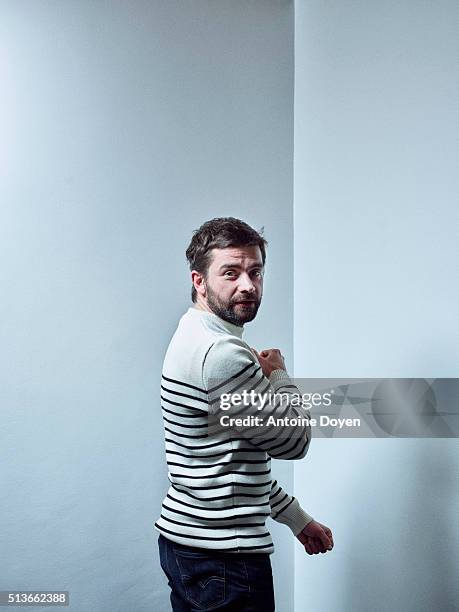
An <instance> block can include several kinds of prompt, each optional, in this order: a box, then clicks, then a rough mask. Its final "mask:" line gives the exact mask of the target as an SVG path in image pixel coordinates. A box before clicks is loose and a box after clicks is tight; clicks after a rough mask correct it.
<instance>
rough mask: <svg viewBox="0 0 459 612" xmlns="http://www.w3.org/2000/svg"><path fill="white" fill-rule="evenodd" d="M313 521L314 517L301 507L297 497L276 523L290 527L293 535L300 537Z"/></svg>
mask: <svg viewBox="0 0 459 612" xmlns="http://www.w3.org/2000/svg"><path fill="white" fill-rule="evenodd" d="M313 520H314V519H313V517H312V516H310V515H309V514H308V513H307V512H305V511H304V510H303V508H302V507H301V506H300V504H299V502H298V500H297V499H296V497H295V498H294V499H293V501H292V503H291V504H290V505H289V506H287V508H286V509H285V510H283V511H282V512H281V513H280V514H278V515H277V516H276V521H277V522H278V523H283V524H284V525H287V527H290V529H291V530H292V532H293V535H298V534H299V533H300V531H303V529H304V528H305V527H306V525H307V524H308V523H310V522H311V521H313Z"/></svg>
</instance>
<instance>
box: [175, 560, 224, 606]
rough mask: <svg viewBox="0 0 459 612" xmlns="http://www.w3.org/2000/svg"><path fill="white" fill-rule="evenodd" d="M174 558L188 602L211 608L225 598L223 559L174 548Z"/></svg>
mask: <svg viewBox="0 0 459 612" xmlns="http://www.w3.org/2000/svg"><path fill="white" fill-rule="evenodd" d="M175 558H176V560H177V565H178V568H179V571H180V576H181V579H182V583H183V586H184V589H185V594H186V597H187V599H188V600H189V602H190V603H192V604H193V605H194V606H195V607H196V608H197V609H198V610H207V609H211V608H213V607H214V606H217V605H219V604H221V603H223V601H224V600H225V561H224V560H223V559H218V558H215V557H212V555H208V554H206V553H200V552H194V551H193V552H192V551H184V550H179V549H175Z"/></svg>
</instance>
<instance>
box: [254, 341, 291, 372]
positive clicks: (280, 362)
mask: <svg viewBox="0 0 459 612" xmlns="http://www.w3.org/2000/svg"><path fill="white" fill-rule="evenodd" d="M252 351H253V353H254V354H255V356H256V358H257V359H258V361H259V363H260V365H261V369H262V370H263V374H264V375H265V376H266V377H267V378H268V377H269V375H270V374H271V372H274V370H285V369H286V368H285V361H284V357H283V356H282V353H281V352H280V350H279V349H267V350H265V351H261V352H260V353H258V352H257V351H256V350H255V349H254V348H253V347H252Z"/></svg>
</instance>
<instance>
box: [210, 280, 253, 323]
mask: <svg viewBox="0 0 459 612" xmlns="http://www.w3.org/2000/svg"><path fill="white" fill-rule="evenodd" d="M206 289H207V293H206V298H207V304H208V306H209V307H210V309H211V310H212V311H213V312H214V314H216V315H217V317H220V319H223V320H224V321H227V322H228V323H232V324H233V325H238V326H239V327H242V326H243V325H244V323H248V322H249V321H253V319H254V318H255V317H256V316H257V312H258V309H259V307H260V303H261V299H257V298H256V297H255V296H252V297H250V298H247V299H248V300H254V301H253V302H252V303H250V304H246V305H244V304H238V302H239V301H242V300H244V297H239V298H237V299H235V300H229V301H227V302H225V301H223V300H222V299H221V298H220V297H219V296H218V294H217V293H215V292H214V291H213V290H212V289H211V287H210V286H209V284H207V285H206Z"/></svg>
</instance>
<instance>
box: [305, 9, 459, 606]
mask: <svg viewBox="0 0 459 612" xmlns="http://www.w3.org/2000/svg"><path fill="white" fill-rule="evenodd" d="M295 11H296V15H295V19H296V24H295V189H294V231H295V255H294V260H295V276H294V283H295V296H294V300H295V303H294V309H295V323H294V332H295V336H294V337H295V375H296V376H297V377H308V376H311V377H351V376H360V377H364V376H368V377H377V376H381V377H397V376H399V377H405V376H406V377H457V376H458V363H459V354H458V332H457V312H458V306H459V300H458V285H457V260H458V259H457V257H458V243H459V241H458V233H457V227H458V225H457V221H458V216H457V195H458V179H457V176H458V174H457V157H458V144H457V143H458V139H457V119H458V116H457V108H458V95H457V94H458V82H459V80H458V74H457V57H458V51H459V49H458V36H457V23H458V18H459V12H458V4H457V3H456V2H453V1H445V0H443V1H440V2H433V3H430V2H429V3H428V2H414V1H411V2H410V1H408V2H402V3H401V2H395V1H394V0H388V1H385V2H367V1H364V0H357V1H353V2H341V1H339V0H333V1H330V2H323V1H321V0H297V2H296V8H295ZM458 476H459V474H458V444H457V439H437V440H427V439H411V440H407V439H385V440H381V439H379V440H376V439H372V440H339V441H338V440H333V439H331V440H322V441H320V442H319V441H317V440H316V441H313V443H312V444H311V449H310V453H309V456H308V458H307V460H305V461H304V462H302V463H301V464H297V465H296V466H295V494H296V495H297V496H298V497H299V498H300V499H302V500H306V499H307V500H308V508H309V511H310V513H311V514H313V515H314V516H315V517H316V518H317V519H318V520H321V521H322V522H324V523H326V524H329V525H330V527H331V528H332V529H333V531H334V533H335V549H334V551H333V552H332V553H331V554H330V553H329V554H327V555H323V556H317V557H316V556H314V557H308V556H307V555H305V554H302V551H301V549H299V548H296V559H295V562H296V574H295V581H296V582H295V609H296V610H308V611H310V612H314V611H319V610H320V611H321V612H323V611H327V612H348V611H349V612H351V611H352V612H357V611H360V610H361V611H362V612H363V611H365V612H366V611H368V610H378V611H382V610H384V611H386V610H387V611H389V610H390V611H394V610H410V611H413V612H414V611H416V612H420V611H424V610H425V611H427V610H432V609H439V610H453V609H457V605H458V601H459V599H458V597H459V594H458V591H457V567H458V561H459V560H458V553H457V551H458V543H459V542H458V533H459V524H458V517H459V497H458V491H459V487H458Z"/></svg>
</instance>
